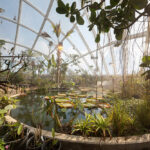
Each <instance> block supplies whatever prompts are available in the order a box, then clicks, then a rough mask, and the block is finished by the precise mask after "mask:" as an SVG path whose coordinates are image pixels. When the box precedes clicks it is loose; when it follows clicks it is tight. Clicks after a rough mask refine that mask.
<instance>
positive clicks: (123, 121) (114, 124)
mask: <svg viewBox="0 0 150 150" xmlns="http://www.w3.org/2000/svg"><path fill="white" fill-rule="evenodd" d="M108 118H109V120H110V122H111V128H112V134H113V135H115V136H122V135H127V134H131V132H133V129H134V119H132V118H131V116H130V115H129V114H128V111H127V110H126V109H125V107H123V106H122V105H121V103H120V102H118V103H116V104H115V105H114V106H113V108H112V110H111V111H110V112H109V114H108Z"/></svg>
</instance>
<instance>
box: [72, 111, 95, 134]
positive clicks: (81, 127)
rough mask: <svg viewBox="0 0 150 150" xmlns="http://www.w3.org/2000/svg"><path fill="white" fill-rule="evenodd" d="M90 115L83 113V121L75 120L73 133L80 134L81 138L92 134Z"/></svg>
mask: <svg viewBox="0 0 150 150" xmlns="http://www.w3.org/2000/svg"><path fill="white" fill-rule="evenodd" d="M91 117H92V116H91V115H89V114H86V113H85V119H84V120H83V119H81V120H77V121H76V123H75V125H74V126H73V127H74V129H73V131H72V134H73V133H80V134H82V135H83V136H88V135H90V134H91V133H93V130H92V122H91Z"/></svg>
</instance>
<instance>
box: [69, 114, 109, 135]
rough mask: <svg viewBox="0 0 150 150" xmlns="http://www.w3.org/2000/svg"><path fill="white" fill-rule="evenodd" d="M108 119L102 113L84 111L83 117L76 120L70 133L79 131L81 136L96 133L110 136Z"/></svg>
mask: <svg viewBox="0 0 150 150" xmlns="http://www.w3.org/2000/svg"><path fill="white" fill-rule="evenodd" d="M109 125H110V123H109V120H108V119H106V118H104V117H103V116H102V115H100V114H97V115H95V114H94V115H93V116H92V115H90V114H87V113H85V119H81V120H77V122H76V123H75V125H74V129H73V131H72V133H80V134H82V135H83V136H89V135H93V134H95V135H98V136H103V137H105V136H107V135H109V136H111V133H110V130H109V127H110V126H109Z"/></svg>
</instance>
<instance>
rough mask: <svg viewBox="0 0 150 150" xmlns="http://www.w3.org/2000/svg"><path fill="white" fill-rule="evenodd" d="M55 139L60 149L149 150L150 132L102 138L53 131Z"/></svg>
mask: <svg viewBox="0 0 150 150" xmlns="http://www.w3.org/2000/svg"><path fill="white" fill-rule="evenodd" d="M5 118H6V121H8V122H16V121H17V120H15V119H14V118H12V117H11V116H5ZM24 126H25V127H27V128H28V129H29V130H30V131H31V132H33V133H34V132H35V130H36V128H33V127H31V126H28V125H26V124H24ZM42 135H43V136H45V137H49V138H51V139H52V133H51V132H50V131H46V130H42ZM55 139H57V140H59V141H60V142H61V145H62V150H150V134H144V135H141V136H127V137H113V138H111V139H110V138H105V139H104V138H99V137H82V136H75V135H68V134H62V133H55Z"/></svg>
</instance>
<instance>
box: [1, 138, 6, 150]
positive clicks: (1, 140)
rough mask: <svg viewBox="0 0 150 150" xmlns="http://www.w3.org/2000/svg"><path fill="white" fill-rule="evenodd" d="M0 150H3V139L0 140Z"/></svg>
mask: <svg viewBox="0 0 150 150" xmlns="http://www.w3.org/2000/svg"><path fill="white" fill-rule="evenodd" d="M0 150H5V142H4V140H3V139H0Z"/></svg>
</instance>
